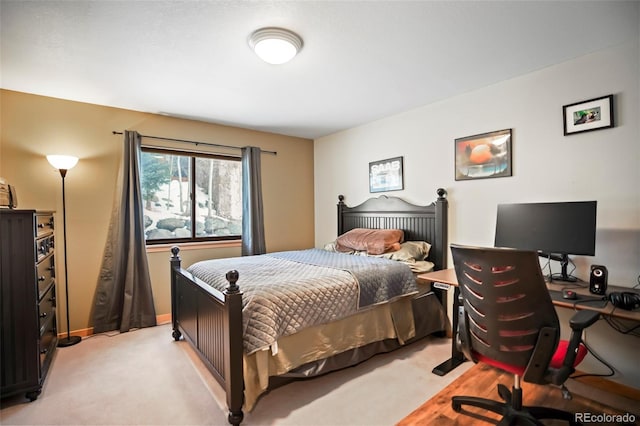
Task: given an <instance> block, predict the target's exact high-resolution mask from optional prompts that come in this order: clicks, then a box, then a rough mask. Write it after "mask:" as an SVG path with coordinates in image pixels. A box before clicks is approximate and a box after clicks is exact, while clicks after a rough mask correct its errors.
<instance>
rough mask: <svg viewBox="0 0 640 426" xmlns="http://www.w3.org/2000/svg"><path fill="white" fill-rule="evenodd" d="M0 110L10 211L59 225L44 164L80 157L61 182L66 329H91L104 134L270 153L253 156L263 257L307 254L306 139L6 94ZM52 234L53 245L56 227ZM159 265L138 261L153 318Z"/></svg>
mask: <svg viewBox="0 0 640 426" xmlns="http://www.w3.org/2000/svg"><path fill="white" fill-rule="evenodd" d="M0 108H1V110H0V114H1V115H0V118H1V121H0V123H1V126H2V127H1V133H0V134H1V138H0V176H1V177H3V178H5V179H6V180H7V181H8V182H9V183H10V184H11V185H14V186H15V187H16V190H17V195H18V208H22V209H39V210H55V211H56V212H57V221H58V224H61V223H62V192H61V179H60V175H59V173H58V172H57V171H56V170H55V169H53V168H52V167H51V166H50V165H49V163H48V162H47V160H46V158H45V155H47V154H69V155H75V156H77V157H79V158H80V161H79V162H78V165H77V166H76V167H75V168H74V169H72V170H70V171H69V173H68V174H67V177H66V180H65V187H66V203H67V239H68V242H67V252H68V267H69V299H70V303H69V306H70V319H71V330H79V329H84V328H89V327H91V325H92V320H91V306H92V301H93V295H94V292H95V288H96V283H97V279H98V271H99V268H100V264H101V260H102V252H103V249H104V245H105V241H106V237H107V227H108V225H109V218H110V212H111V208H112V204H113V197H114V190H115V182H116V178H117V173H118V168H119V163H120V159H121V152H122V138H123V136H121V135H113V134H112V131H113V130H116V131H122V130H137V131H138V132H140V133H141V134H147V135H157V136H163V137H171V138H178V139H188V140H196V141H202V142H209V143H219V144H225V145H232V146H238V147H241V146H244V145H254V146H259V147H261V148H263V149H265V150H270V151H277V152H278V155H276V156H274V155H263V156H262V179H263V181H262V183H263V191H264V208H265V233H266V240H267V250H268V251H278V250H289V249H300V248H308V247H312V246H313V242H314V207H313V202H314V201H313V185H314V184H313V142H312V141H310V140H306V139H300V138H294V137H287V136H282V135H275V134H269V133H262V132H256V131H250V130H245V129H239V128H233V127H228V126H220V125H215V124H209V123H204V122H199V121H192V120H184V119H177V118H171V117H166V116H162V115H156V114H147V113H141V112H135V111H130V110H124V109H118V108H110V107H103V106H98V105H91V104H86V103H80V102H71V101H65V100H60V99H54V98H48V97H42V96H35V95H29V94H25V93H20V92H13V91H6V90H2V91H0ZM143 142H147V140H143ZM56 232H57V235H56V238H57V241H58V242H62V240H63V239H62V227H61V226H58V228H57V231H56ZM57 251H58V260H57V263H58V265H57V266H58V277H60V278H59V283H60V285H59V286H58V288H59V289H58V292H59V298H58V300H59V304H58V308H59V321H58V322H59V328H60V330H61V331H66V326H65V322H66V320H65V317H64V309H65V306H64V285H63V283H64V278H63V277H64V275H63V271H64V269H63V267H64V263H63V262H62V259H63V258H62V254H63V253H62V244H58V246H57ZM239 254H240V249H239V247H238V245H236V246H232V247H223V248H209V249H200V250H183V252H182V258H183V265H188V264H191V263H193V262H194V261H196V260H199V259H204V258H211V257H227V256H235V255H239ZM169 257H170V254H169V251H168V248H167V249H164V250H161V251H154V252H153V253H149V256H148V258H149V263H150V268H151V278H152V284H153V293H154V299H155V305H156V312H157V314H166V313H169V312H170V288H169V272H168V271H169V263H168V259H169Z"/></svg>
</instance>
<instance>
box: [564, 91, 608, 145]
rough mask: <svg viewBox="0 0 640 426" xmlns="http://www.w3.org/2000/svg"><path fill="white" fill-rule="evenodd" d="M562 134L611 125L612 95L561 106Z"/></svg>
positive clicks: (606, 127)
mask: <svg viewBox="0 0 640 426" xmlns="http://www.w3.org/2000/svg"><path fill="white" fill-rule="evenodd" d="M562 117H563V120H564V135H565V136H567V135H573V134H576V133H582V132H589V131H592V130H600V129H608V128H610V127H613V95H607V96H603V97H601V98H595V99H589V100H588V101H582V102H576V103H575V104H570V105H565V106H563V107H562Z"/></svg>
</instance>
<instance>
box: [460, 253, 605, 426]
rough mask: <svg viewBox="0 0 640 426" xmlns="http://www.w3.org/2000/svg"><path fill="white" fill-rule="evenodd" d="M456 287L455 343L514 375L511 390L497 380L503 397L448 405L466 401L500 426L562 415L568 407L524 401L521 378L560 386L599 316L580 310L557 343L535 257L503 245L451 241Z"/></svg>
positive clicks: (463, 398) (553, 319)
mask: <svg viewBox="0 0 640 426" xmlns="http://www.w3.org/2000/svg"><path fill="white" fill-rule="evenodd" d="M451 252H452V254H453V262H454V265H455V270H456V276H457V278H458V283H459V285H460V299H462V300H461V303H460V309H459V312H458V344H459V345H460V349H461V351H462V352H463V353H464V354H465V356H466V357H467V358H468V359H470V360H472V361H473V362H475V363H477V362H483V363H485V364H489V365H492V366H494V367H497V368H499V369H501V370H504V371H507V372H509V373H512V374H513V375H514V384H513V387H512V390H511V391H509V390H508V389H507V387H506V386H504V385H502V384H500V385H498V393H499V395H500V397H501V398H502V399H503V401H504V402H499V401H493V400H490V399H484V398H477V397H472V396H454V397H453V399H452V407H453V409H454V410H455V411H456V412H460V411H461V407H462V405H471V406H476V407H480V408H484V409H487V410H490V411H493V412H495V413H498V414H502V415H503V418H502V420H501V421H500V423H498V424H499V425H511V424H532V425H541V424H542V423H540V422H539V421H538V420H537V419H561V420H566V421H568V422H569V423H570V424H572V425H573V424H579V423H578V422H576V421H574V415H573V414H572V413H569V412H566V411H561V410H557V409H554V408H548V407H527V406H523V405H522V389H521V388H520V380H521V378H522V379H523V380H524V381H525V382H530V383H537V384H554V385H558V386H560V385H562V386H563V387H564V385H563V384H564V382H565V381H566V380H567V378H569V375H571V374H572V373H573V372H574V371H575V370H574V367H575V366H576V365H577V364H578V363H580V361H582V359H583V358H584V357H585V355H586V352H587V350H586V348H585V346H584V345H583V344H581V339H582V330H583V329H585V328H586V327H588V326H590V325H591V324H593V323H594V322H596V320H597V319H598V317H599V314H598V313H597V312H593V311H586V310H583V311H579V312H577V313H576V314H575V315H574V316H573V317H572V318H571V320H570V322H569V324H570V325H571V330H572V332H571V337H570V340H569V341H566V340H562V341H559V335H560V326H559V322H558V316H557V314H556V311H555V308H554V306H553V304H552V303H551V297H550V295H549V292H548V290H547V287H546V285H545V282H544V278H543V276H542V272H541V271H540V264H539V262H538V255H537V254H536V253H535V252H532V251H522V250H514V249H506V248H483V247H464V246H458V245H452V246H451Z"/></svg>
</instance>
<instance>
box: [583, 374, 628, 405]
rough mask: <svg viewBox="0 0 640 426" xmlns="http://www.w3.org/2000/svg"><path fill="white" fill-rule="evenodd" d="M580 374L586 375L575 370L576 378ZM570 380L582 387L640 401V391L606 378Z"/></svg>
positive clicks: (588, 377)
mask: <svg viewBox="0 0 640 426" xmlns="http://www.w3.org/2000/svg"><path fill="white" fill-rule="evenodd" d="M582 374H587V373H585V372H582V371H579V370H576V372H575V375H576V376H579V375H582ZM572 380H574V381H576V382H579V383H582V384H584V385H587V386H590V387H592V388H596V389H599V390H602V391H605V392H609V393H613V394H616V395H620V396H624V397H625V398H630V399H633V400H635V401H640V389H637V388H632V387H631V386H627V385H623V384H622V383H618V382H614V381H613V380H610V379H607V378H606V377H597V376H585V377H578V378H576V379H572Z"/></svg>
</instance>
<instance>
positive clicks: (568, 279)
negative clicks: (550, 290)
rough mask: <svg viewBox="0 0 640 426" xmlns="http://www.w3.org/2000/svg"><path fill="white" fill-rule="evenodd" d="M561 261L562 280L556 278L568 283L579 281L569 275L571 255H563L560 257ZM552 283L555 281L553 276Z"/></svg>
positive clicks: (560, 279)
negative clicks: (568, 267)
mask: <svg viewBox="0 0 640 426" xmlns="http://www.w3.org/2000/svg"><path fill="white" fill-rule="evenodd" d="M560 257H561V259H560V266H561V267H562V269H561V272H560V278H557V277H556V280H557V281H566V282H570V283H573V282H576V281H578V280H577V279H576V277H572V276H571V275H569V274H567V266H569V255H568V254H562V255H560ZM550 279H551V281H553V274H552V275H551V278H550Z"/></svg>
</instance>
